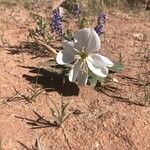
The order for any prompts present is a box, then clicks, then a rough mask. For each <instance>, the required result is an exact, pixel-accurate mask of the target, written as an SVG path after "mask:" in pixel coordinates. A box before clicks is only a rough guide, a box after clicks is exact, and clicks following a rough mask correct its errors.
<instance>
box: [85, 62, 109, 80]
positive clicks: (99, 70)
mask: <svg viewBox="0 0 150 150" xmlns="http://www.w3.org/2000/svg"><path fill="white" fill-rule="evenodd" d="M87 64H88V67H89V69H90V70H91V71H92V72H93V73H94V74H95V75H97V76H100V77H106V76H107V75H108V69H107V68H106V67H105V66H103V67H99V66H96V65H94V64H93V63H92V62H91V61H87Z"/></svg>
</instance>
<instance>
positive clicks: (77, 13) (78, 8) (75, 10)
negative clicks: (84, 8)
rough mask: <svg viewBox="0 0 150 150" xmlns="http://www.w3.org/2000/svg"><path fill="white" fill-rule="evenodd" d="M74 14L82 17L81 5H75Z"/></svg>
mask: <svg viewBox="0 0 150 150" xmlns="http://www.w3.org/2000/svg"><path fill="white" fill-rule="evenodd" d="M73 13H74V14H75V15H76V16H79V15H80V13H81V9H80V4H79V3H76V4H75V5H74V9H73Z"/></svg>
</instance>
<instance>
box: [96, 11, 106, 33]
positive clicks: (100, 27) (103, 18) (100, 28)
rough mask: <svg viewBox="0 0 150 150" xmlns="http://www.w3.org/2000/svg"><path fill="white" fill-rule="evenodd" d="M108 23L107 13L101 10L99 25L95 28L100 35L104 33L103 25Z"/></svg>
mask: <svg viewBox="0 0 150 150" xmlns="http://www.w3.org/2000/svg"><path fill="white" fill-rule="evenodd" d="M105 23H106V14H105V13H104V12H101V13H100V14H99V16H98V20H97V25H96V27H95V28H94V29H95V31H96V32H97V34H98V35H101V34H102V33H103V26H104V24H105Z"/></svg>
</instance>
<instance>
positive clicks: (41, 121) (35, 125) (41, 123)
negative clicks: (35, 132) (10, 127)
mask: <svg viewBox="0 0 150 150" xmlns="http://www.w3.org/2000/svg"><path fill="white" fill-rule="evenodd" d="M33 112H34V114H35V115H36V118H35V119H30V118H25V117H20V116H15V117H16V118H18V119H21V120H24V121H26V123H27V124H28V125H29V126H31V129H41V128H49V127H57V128H58V125H57V124H55V122H54V123H52V122H51V121H49V120H46V119H45V118H43V117H42V116H41V115H39V114H38V113H37V112H35V111H33Z"/></svg>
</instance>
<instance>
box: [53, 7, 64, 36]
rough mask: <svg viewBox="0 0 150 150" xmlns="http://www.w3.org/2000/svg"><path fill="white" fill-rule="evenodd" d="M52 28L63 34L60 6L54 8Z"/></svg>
mask: <svg viewBox="0 0 150 150" xmlns="http://www.w3.org/2000/svg"><path fill="white" fill-rule="evenodd" d="M51 28H52V32H55V33H56V34H58V35H60V36H61V35H62V19H61V16H60V10H59V7H58V8H56V9H54V10H53V15H52V18H51Z"/></svg>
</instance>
